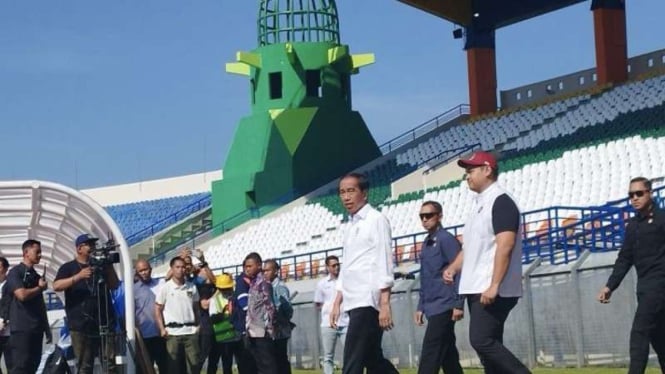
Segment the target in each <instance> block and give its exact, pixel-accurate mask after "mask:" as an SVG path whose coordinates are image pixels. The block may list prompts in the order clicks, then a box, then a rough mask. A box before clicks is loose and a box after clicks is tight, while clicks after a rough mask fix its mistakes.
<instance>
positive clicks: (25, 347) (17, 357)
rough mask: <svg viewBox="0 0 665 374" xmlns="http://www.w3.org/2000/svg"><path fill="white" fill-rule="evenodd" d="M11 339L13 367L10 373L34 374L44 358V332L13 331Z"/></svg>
mask: <svg viewBox="0 0 665 374" xmlns="http://www.w3.org/2000/svg"><path fill="white" fill-rule="evenodd" d="M11 334H12V335H11V339H10V343H9V344H10V346H11V351H12V353H11V355H12V367H11V368H10V369H9V372H10V373H16V374H33V373H35V372H37V368H38V367H39V361H40V360H41V358H42V338H43V337H44V331H42V330H40V331H39V332H34V331H30V332H27V331H12V333H11Z"/></svg>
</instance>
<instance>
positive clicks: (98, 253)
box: [88, 238, 120, 267]
mask: <svg viewBox="0 0 665 374" xmlns="http://www.w3.org/2000/svg"><path fill="white" fill-rule="evenodd" d="M119 246H120V245H118V244H115V240H113V238H111V239H109V240H107V241H106V243H104V246H103V247H99V246H97V243H95V246H94V248H93V249H92V251H90V257H89V258H88V264H89V265H90V266H92V267H104V266H106V265H113V264H117V263H120V253H119V252H118V251H117V250H116V249H117V248H118V247H119Z"/></svg>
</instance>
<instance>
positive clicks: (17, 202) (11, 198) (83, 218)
mask: <svg viewBox="0 0 665 374" xmlns="http://www.w3.org/2000/svg"><path fill="white" fill-rule="evenodd" d="M83 233H87V234H91V235H93V236H95V237H97V238H99V239H100V242H101V243H103V242H105V241H106V240H108V238H109V237H113V239H114V240H115V242H116V244H118V245H119V248H118V251H119V252H120V264H119V266H118V265H116V271H118V270H119V268H120V269H121V271H119V272H118V276H119V277H120V279H122V280H126V281H125V282H123V283H122V284H123V286H124V291H125V316H126V318H125V323H126V329H125V331H126V332H127V340H128V341H129V343H130V344H131V346H132V347H134V346H135V344H134V293H133V279H134V271H133V266H132V262H131V256H130V255H129V248H128V247H127V243H126V242H125V239H124V238H123V236H122V233H121V232H120V229H119V228H118V226H117V225H116V223H115V222H114V221H113V219H111V216H109V215H108V213H107V212H106V211H105V210H104V209H103V208H102V207H101V206H100V205H99V204H97V203H96V202H95V201H94V200H92V199H91V198H90V197H88V196H87V195H85V194H83V193H81V192H79V191H76V190H74V189H71V188H69V187H66V186H62V185H59V184H57V183H51V182H43V181H16V182H0V255H2V256H4V257H6V258H7V260H8V261H9V264H10V266H13V265H15V264H18V263H19V262H21V260H22V257H23V256H22V250H21V244H22V243H23V242H24V241H25V240H26V239H36V240H39V241H40V242H41V243H42V259H41V262H40V264H39V265H37V271H38V273H42V266H43V267H44V268H43V269H44V270H45V273H46V280H47V282H49V286H50V285H51V284H52V282H53V279H54V278H55V274H56V272H57V271H58V268H59V267H60V265H62V264H63V263H65V262H68V261H71V260H73V259H74V257H75V256H76V251H75V246H74V241H75V239H76V237H77V236H78V235H80V234H83ZM63 302H64V300H63ZM126 364H127V372H128V373H134V371H135V370H134V367H135V365H134V361H133V358H132V355H128V356H127V357H126Z"/></svg>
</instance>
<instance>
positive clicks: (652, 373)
mask: <svg viewBox="0 0 665 374" xmlns="http://www.w3.org/2000/svg"><path fill="white" fill-rule="evenodd" d="M627 371H628V369H626V368H603V367H598V368H584V369H545V368H537V369H533V374H625V373H626V372H627ZM313 373H317V372H316V371H313V370H294V371H293V374H313ZM400 373H402V374H416V369H405V370H401V371H400ZM464 373H465V374H482V373H483V371H482V370H481V369H465V370H464ZM660 373H661V371H660V370H658V369H655V368H650V369H647V371H646V374H660Z"/></svg>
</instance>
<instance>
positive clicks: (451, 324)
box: [418, 310, 464, 374]
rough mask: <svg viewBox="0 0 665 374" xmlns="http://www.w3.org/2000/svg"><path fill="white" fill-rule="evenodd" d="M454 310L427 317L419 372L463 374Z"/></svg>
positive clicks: (425, 373) (427, 373)
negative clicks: (440, 371)
mask: <svg viewBox="0 0 665 374" xmlns="http://www.w3.org/2000/svg"><path fill="white" fill-rule="evenodd" d="M452 316H453V311H452V310H449V311H447V312H444V313H440V314H436V315H433V316H431V317H429V318H427V330H425V337H424V338H423V348H422V352H421V353H420V365H418V374H438V373H439V369H443V373H444V374H462V373H464V371H463V370H462V366H461V365H460V363H459V352H458V351H457V346H456V345H455V342H456V338H455V321H453V320H452Z"/></svg>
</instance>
